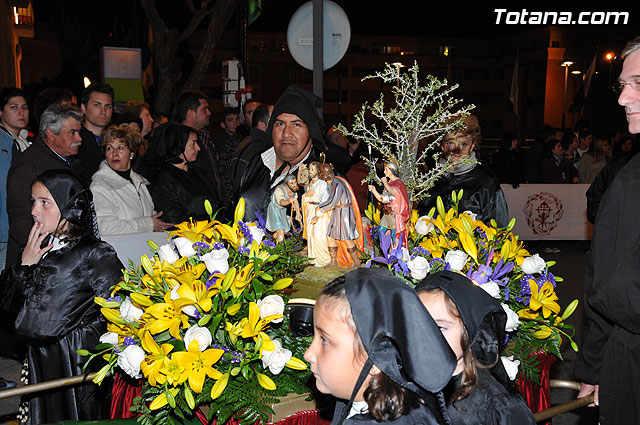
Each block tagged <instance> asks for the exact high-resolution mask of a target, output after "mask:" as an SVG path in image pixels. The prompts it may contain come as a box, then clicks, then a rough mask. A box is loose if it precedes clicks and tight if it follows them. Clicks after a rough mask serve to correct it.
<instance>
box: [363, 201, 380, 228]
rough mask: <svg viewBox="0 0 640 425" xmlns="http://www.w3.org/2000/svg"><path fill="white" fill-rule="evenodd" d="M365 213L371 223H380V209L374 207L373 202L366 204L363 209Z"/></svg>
mask: <svg viewBox="0 0 640 425" xmlns="http://www.w3.org/2000/svg"><path fill="white" fill-rule="evenodd" d="M365 215H366V216H367V218H368V219H369V221H370V222H371V224H373V225H376V226H377V225H379V224H380V209H379V208H377V207H375V206H374V205H373V204H368V205H367V209H366V210H365Z"/></svg>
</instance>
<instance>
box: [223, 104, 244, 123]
mask: <svg viewBox="0 0 640 425" xmlns="http://www.w3.org/2000/svg"><path fill="white" fill-rule="evenodd" d="M233 114H235V115H238V116H239V115H240V111H239V110H238V108H231V107H229V108H224V109H223V110H222V114H221V115H220V122H221V123H224V121H225V120H226V119H227V117H228V116H229V115H233Z"/></svg>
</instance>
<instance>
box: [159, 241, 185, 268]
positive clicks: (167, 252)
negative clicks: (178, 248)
mask: <svg viewBox="0 0 640 425" xmlns="http://www.w3.org/2000/svg"><path fill="white" fill-rule="evenodd" d="M158 258H159V259H160V261H166V262H167V263H170V264H173V263H175V262H176V261H178V260H179V259H180V257H178V254H176V252H175V251H174V250H173V247H172V246H171V245H169V244H165V245H162V246H161V247H160V249H158Z"/></svg>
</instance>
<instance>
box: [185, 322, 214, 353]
mask: <svg viewBox="0 0 640 425" xmlns="http://www.w3.org/2000/svg"><path fill="white" fill-rule="evenodd" d="M191 341H197V342H198V349H199V350H200V351H204V350H206V349H207V348H209V346H210V345H211V342H212V341H213V339H212V338H211V332H209V329H207V328H204V327H201V326H198V325H193V326H191V327H190V328H189V329H187V332H185V334H184V345H185V347H187V348H189V344H191Z"/></svg>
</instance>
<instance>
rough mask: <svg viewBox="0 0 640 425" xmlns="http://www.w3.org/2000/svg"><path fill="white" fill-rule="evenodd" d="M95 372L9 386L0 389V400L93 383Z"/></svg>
mask: <svg viewBox="0 0 640 425" xmlns="http://www.w3.org/2000/svg"><path fill="white" fill-rule="evenodd" d="M97 374H98V373H97V372H94V373H89V374H86V375H77V376H70V377H68V378H60V379H54V380H52V381H46V382H40V383H39V384H30V385H24V386H22V387H16V388H9V389H8V390H2V391H0V400H2V399H5V398H10V397H18V396H21V395H25V394H31V393H36V392H40V391H46V390H51V389H55V388H60V387H67V386H69V385H76V384H93V382H92V381H93V378H95V377H96V375H97ZM106 376H111V374H107V375H106ZM94 385H95V384H94Z"/></svg>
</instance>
